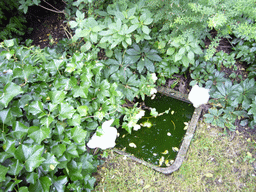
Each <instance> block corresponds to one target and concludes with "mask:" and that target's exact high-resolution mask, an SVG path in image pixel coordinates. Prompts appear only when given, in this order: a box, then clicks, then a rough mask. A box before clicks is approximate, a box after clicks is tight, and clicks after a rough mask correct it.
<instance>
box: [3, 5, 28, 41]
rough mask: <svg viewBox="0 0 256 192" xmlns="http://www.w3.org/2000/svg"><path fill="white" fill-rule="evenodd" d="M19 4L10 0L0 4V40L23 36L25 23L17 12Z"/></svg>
mask: <svg viewBox="0 0 256 192" xmlns="http://www.w3.org/2000/svg"><path fill="white" fill-rule="evenodd" d="M18 7H19V2H18V1H16V0H10V1H8V3H7V2H6V1H1V2H0V39H1V40H5V39H9V38H13V37H17V36H22V35H24V34H25V30H26V29H27V27H26V25H25V23H26V22H27V21H26V19H25V16H24V15H23V14H22V12H20V11H19V10H18Z"/></svg>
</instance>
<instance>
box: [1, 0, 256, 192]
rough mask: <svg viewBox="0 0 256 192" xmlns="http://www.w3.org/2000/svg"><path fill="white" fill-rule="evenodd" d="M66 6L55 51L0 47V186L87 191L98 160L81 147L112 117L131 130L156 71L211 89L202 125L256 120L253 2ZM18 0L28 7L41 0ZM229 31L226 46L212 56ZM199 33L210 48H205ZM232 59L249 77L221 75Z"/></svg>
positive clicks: (8, 43)
mask: <svg viewBox="0 0 256 192" xmlns="http://www.w3.org/2000/svg"><path fill="white" fill-rule="evenodd" d="M66 2H67V7H66V10H65V13H68V14H69V17H68V18H70V19H71V20H70V21H69V22H68V23H69V25H70V27H71V29H72V30H73V34H72V35H73V37H72V38H71V39H64V40H62V41H60V42H59V44H58V45H57V46H56V47H55V48H53V49H50V48H45V49H39V48H35V47H33V46H29V41H27V42H25V44H26V45H27V46H21V45H19V43H18V41H17V39H11V40H5V41H3V42H1V44H0V51H1V53H0V59H1V63H0V71H1V73H0V123H1V125H2V132H1V136H0V140H1V144H0V145H1V150H0V157H1V158H0V162H1V165H0V171H1V174H0V186H1V189H2V190H5V191H13V190H16V191H18V190H19V191H38V190H39V191H67V190H70V191H90V190H92V189H93V185H94V182H95V179H94V178H93V177H92V173H93V172H94V171H96V167H97V165H98V163H99V162H98V160H97V156H93V155H91V154H90V150H89V149H87V148H86V143H87V142H88V140H89V139H90V137H91V135H92V134H94V133H95V132H99V133H100V131H101V125H102V124H103V122H105V121H108V120H110V119H115V121H114V123H113V126H116V127H120V128H124V129H126V130H127V131H128V132H129V133H131V132H132V130H133V129H134V127H135V126H137V122H138V120H139V118H138V117H139V116H140V115H138V114H140V113H141V109H140V108H139V104H138V103H136V100H135V98H142V100H143V99H144V98H145V95H148V96H150V95H153V94H154V93H155V92H156V89H155V86H156V85H155V84H156V81H157V79H158V78H157V76H158V77H159V79H158V81H157V84H158V85H163V84H165V82H166V79H168V78H171V77H172V76H173V75H174V74H188V72H189V74H190V77H191V79H192V81H191V82H190V85H195V84H199V85H200V86H206V87H207V88H209V89H211V91H210V94H211V98H212V99H211V100H210V104H212V106H213V107H212V108H211V109H209V112H208V113H207V114H206V115H205V121H206V122H208V123H211V124H212V125H214V126H220V127H223V128H228V129H230V130H235V128H236V125H237V123H238V122H240V124H241V125H242V126H245V125H247V124H249V125H250V126H251V127H254V126H255V125H256V111H255V105H256V97H255V95H256V91H255V89H254V87H255V80H254V77H255V56H254V54H253V53H254V52H255V49H254V47H255V43H254V42H255V36H253V35H254V31H249V29H251V28H253V27H254V22H255V16H254V15H250V14H249V12H250V11H251V12H252V13H253V12H254V11H255V10H254V9H253V6H251V7H248V6H247V5H254V3H253V1H252V0H250V1H245V0H239V1H237V2H232V1H221V0H220V1H213V2H210V1H205V0H201V1H182V2H179V1H173V2H171V3H170V1H160V0H155V1H136V0H135V1H127V0H122V1H113V3H111V2H110V1H102V0H100V1H87V0H79V1H73V0H67V1H66ZM19 3H20V7H19V9H21V10H23V11H24V12H26V11H27V8H28V7H29V6H31V5H39V3H40V0H38V1H30V0H22V1H19ZM16 8H17V7H16ZM0 14H1V13H0ZM211 29H215V30H216V31H217V32H218V34H217V36H216V37H215V38H214V39H212V38H211V37H210V35H209V34H210V30H211ZM231 34H233V35H235V36H236V38H238V40H237V41H236V42H234V52H233V53H231V54H227V53H224V52H222V51H221V52H218V53H216V49H215V48H216V47H217V46H218V43H219V41H220V39H221V38H223V37H229V35H231ZM206 36H208V37H209V38H211V39H212V44H211V45H210V46H209V48H208V49H207V50H203V48H204V46H200V45H203V43H202V40H204V38H205V37H206ZM23 44H24V43H23ZM100 50H101V51H102V50H103V52H104V53H105V55H104V59H103V58H100V59H101V60H99V58H98V53H99V51H100ZM105 56H106V57H105ZM105 58H106V59H105ZM235 59H240V61H243V62H246V63H247V64H248V66H249V67H248V71H250V73H249V78H247V79H244V80H242V81H239V82H237V81H236V80H235V79H232V80H230V79H227V78H226V77H225V74H224V73H223V72H221V70H222V69H223V68H231V69H235V62H236V60H235ZM126 102H130V103H133V105H132V106H129V107H125V106H126V105H125V103H126ZM152 113H153V114H157V112H156V111H152Z"/></svg>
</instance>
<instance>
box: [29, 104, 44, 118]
mask: <svg viewBox="0 0 256 192" xmlns="http://www.w3.org/2000/svg"><path fill="white" fill-rule="evenodd" d="M28 112H29V113H32V114H33V115H37V114H38V113H42V112H44V107H43V103H42V102H41V101H33V102H32V103H31V104H30V105H29V106H28Z"/></svg>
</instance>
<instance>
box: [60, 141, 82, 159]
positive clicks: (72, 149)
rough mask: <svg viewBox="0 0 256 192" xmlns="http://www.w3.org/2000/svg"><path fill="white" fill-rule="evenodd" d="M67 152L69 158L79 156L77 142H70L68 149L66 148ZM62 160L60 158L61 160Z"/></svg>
mask: <svg viewBox="0 0 256 192" xmlns="http://www.w3.org/2000/svg"><path fill="white" fill-rule="evenodd" d="M65 154H66V155H67V158H68V157H71V158H72V157H78V156H79V155H78V152H77V147H76V145H75V144H73V143H72V144H70V145H68V147H67V150H66V152H65ZM59 161H60V160H59Z"/></svg>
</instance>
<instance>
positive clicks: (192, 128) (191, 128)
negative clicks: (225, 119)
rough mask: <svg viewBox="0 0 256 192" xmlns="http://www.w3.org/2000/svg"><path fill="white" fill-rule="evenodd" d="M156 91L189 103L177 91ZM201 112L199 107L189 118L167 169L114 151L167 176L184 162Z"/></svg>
mask: <svg viewBox="0 0 256 192" xmlns="http://www.w3.org/2000/svg"><path fill="white" fill-rule="evenodd" d="M157 91H158V92H159V93H162V94H164V95H166V96H169V97H173V98H175V99H178V100H181V101H184V102H187V103H191V102H190V101H189V100H188V95H187V94H182V93H180V92H178V91H175V90H172V89H170V88H166V87H157ZM201 112H202V108H201V107H200V106H199V107H198V108H195V110H194V113H193V116H192V118H191V121H190V123H189V125H188V129H187V131H186V134H185V136H184V138H183V141H182V144H181V146H180V150H179V152H178V154H177V156H176V159H175V161H174V163H173V164H172V165H170V166H169V167H158V166H156V165H153V164H151V163H148V162H146V161H144V160H141V159H138V158H136V157H134V156H133V155H131V154H129V153H126V152H124V151H120V150H118V149H114V151H115V152H116V153H118V154H121V155H124V156H126V157H129V158H130V159H132V160H134V161H136V162H138V163H141V164H143V165H145V166H148V167H150V168H152V169H154V170H156V171H158V172H161V173H163V174H166V175H169V174H171V173H173V172H174V171H177V170H178V169H179V168H180V166H181V164H182V162H183V161H184V158H185V156H186V154H187V151H188V148H189V145H190V142H191V139H192V138H193V136H194V133H195V130H196V125H197V122H198V120H199V117H200V115H201ZM152 155H153V154H152Z"/></svg>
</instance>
